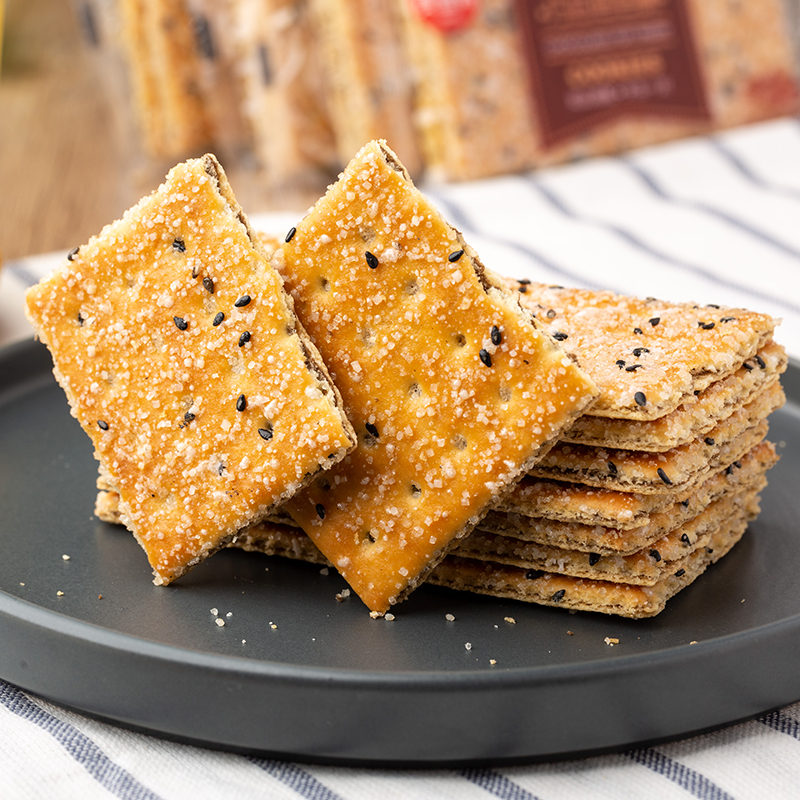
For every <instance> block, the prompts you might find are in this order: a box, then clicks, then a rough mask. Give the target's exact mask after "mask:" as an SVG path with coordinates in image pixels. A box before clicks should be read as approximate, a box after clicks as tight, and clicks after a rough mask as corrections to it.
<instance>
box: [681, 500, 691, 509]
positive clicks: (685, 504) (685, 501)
mask: <svg viewBox="0 0 800 800" xmlns="http://www.w3.org/2000/svg"><path fill="white" fill-rule="evenodd" d="M681 505H682V506H683V507H684V508H689V501H688V500H681Z"/></svg>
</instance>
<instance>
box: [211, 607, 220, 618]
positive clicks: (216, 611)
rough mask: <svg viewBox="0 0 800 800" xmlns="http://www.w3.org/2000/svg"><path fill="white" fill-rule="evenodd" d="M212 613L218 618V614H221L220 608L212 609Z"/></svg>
mask: <svg viewBox="0 0 800 800" xmlns="http://www.w3.org/2000/svg"><path fill="white" fill-rule="evenodd" d="M211 613H212V614H213V615H214V616H215V617H216V616H217V614H219V609H218V608H212V609H211Z"/></svg>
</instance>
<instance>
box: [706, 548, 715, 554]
mask: <svg viewBox="0 0 800 800" xmlns="http://www.w3.org/2000/svg"><path fill="white" fill-rule="evenodd" d="M713 552H714V548H713V547H706V553H708V554H709V555H711V554H712V553H713Z"/></svg>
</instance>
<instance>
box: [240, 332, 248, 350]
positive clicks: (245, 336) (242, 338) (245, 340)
mask: <svg viewBox="0 0 800 800" xmlns="http://www.w3.org/2000/svg"><path fill="white" fill-rule="evenodd" d="M249 341H250V331H244V332H243V333H242V335H241V336H240V337H239V347H244V346H245V345H246V344H247V343H248V342H249Z"/></svg>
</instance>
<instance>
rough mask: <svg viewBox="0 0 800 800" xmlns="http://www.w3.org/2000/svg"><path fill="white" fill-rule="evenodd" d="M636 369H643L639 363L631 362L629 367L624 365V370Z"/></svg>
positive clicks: (632, 370)
mask: <svg viewBox="0 0 800 800" xmlns="http://www.w3.org/2000/svg"><path fill="white" fill-rule="evenodd" d="M637 369H644V367H643V366H642V365H641V364H631V365H630V366H629V367H625V372H636V370H637Z"/></svg>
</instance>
